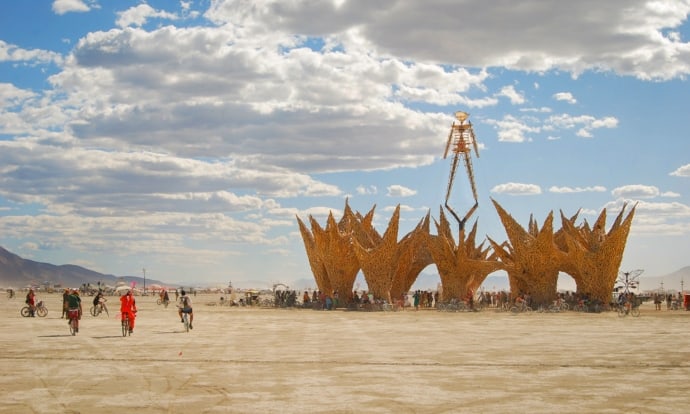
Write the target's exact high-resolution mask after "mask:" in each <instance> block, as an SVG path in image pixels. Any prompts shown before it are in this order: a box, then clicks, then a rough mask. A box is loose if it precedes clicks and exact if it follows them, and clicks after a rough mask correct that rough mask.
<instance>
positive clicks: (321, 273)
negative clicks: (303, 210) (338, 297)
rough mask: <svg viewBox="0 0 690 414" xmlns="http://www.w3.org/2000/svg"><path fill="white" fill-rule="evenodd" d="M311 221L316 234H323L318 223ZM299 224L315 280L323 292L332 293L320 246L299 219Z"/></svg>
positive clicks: (311, 218) (311, 219)
mask: <svg viewBox="0 0 690 414" xmlns="http://www.w3.org/2000/svg"><path fill="white" fill-rule="evenodd" d="M309 220H310V221H311V223H312V229H314V231H315V232H323V230H322V229H321V227H320V226H319V224H318V223H316V221H315V220H314V219H313V217H312V216H309ZM297 223H298V224H299V231H300V233H301V234H302V240H303V241H304V249H305V250H306V251H307V258H308V259H309V267H311V272H312V274H313V275H314V280H316V286H317V288H318V289H319V290H320V291H322V292H330V291H331V290H332V288H331V282H330V280H329V279H328V272H327V271H326V266H325V265H324V263H323V260H321V251H320V249H319V246H318V245H317V244H316V242H315V241H314V236H313V234H312V233H311V232H310V231H309V229H307V226H305V225H304V223H303V222H302V220H300V218H299V217H297Z"/></svg>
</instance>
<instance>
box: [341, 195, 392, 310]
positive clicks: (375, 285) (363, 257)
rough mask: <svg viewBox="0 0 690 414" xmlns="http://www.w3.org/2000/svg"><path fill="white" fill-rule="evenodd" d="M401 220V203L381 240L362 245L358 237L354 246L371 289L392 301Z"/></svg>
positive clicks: (375, 295)
mask: <svg viewBox="0 0 690 414" xmlns="http://www.w3.org/2000/svg"><path fill="white" fill-rule="evenodd" d="M399 222H400V205H398V206H397V207H396V208H395V212H394V213H393V216H392V217H391V219H390V222H389V223H388V228H387V229H386V232H385V233H384V234H383V238H382V239H381V242H380V243H378V244H377V245H375V246H373V247H364V246H362V245H361V244H360V243H359V241H358V240H357V239H354V240H353V243H352V246H353V248H354V252H355V255H356V256H357V260H358V261H359V265H360V267H361V269H362V273H363V274H364V279H365V280H366V281H367V285H368V286H369V291H370V292H371V293H373V295H374V297H376V298H383V299H386V300H388V301H391V299H392V298H391V292H390V290H391V287H392V286H393V276H394V274H395V273H394V271H395V267H396V266H395V265H396V261H397V258H398V227H399Z"/></svg>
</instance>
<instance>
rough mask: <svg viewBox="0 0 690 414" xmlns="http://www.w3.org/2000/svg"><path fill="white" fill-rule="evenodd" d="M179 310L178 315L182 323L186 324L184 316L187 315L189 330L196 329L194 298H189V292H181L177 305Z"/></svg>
mask: <svg viewBox="0 0 690 414" xmlns="http://www.w3.org/2000/svg"><path fill="white" fill-rule="evenodd" d="M177 307H178V308H179V309H178V311H177V314H178V315H180V322H182V323H184V318H182V314H183V313H186V314H188V315H189V329H194V327H193V326H192V323H193V322H194V310H193V309H192V298H190V297H189V296H187V292H185V291H184V290H182V291H181V292H180V302H179V304H178V305H177Z"/></svg>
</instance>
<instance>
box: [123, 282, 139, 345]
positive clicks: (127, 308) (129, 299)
mask: <svg viewBox="0 0 690 414" xmlns="http://www.w3.org/2000/svg"><path fill="white" fill-rule="evenodd" d="M136 314H137V302H136V300H134V295H132V290H131V289H130V290H128V291H127V293H125V294H124V295H122V296H120V315H122V321H124V320H125V317H127V318H129V333H130V334H131V333H133V332H134V319H135V318H136Z"/></svg>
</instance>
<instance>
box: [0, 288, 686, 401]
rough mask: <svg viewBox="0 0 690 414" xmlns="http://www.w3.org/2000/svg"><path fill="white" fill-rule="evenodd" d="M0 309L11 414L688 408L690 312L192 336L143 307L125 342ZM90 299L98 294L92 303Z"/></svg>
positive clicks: (370, 317) (296, 327)
mask: <svg viewBox="0 0 690 414" xmlns="http://www.w3.org/2000/svg"><path fill="white" fill-rule="evenodd" d="M38 299H42V300H44V301H45V302H46V303H47V306H48V308H49V314H48V316H47V317H45V318H38V317H36V318H23V317H21V316H20V314H19V310H20V308H21V307H22V306H23V297H22V296H21V294H20V297H15V298H14V299H6V298H2V300H0V310H2V312H3V314H4V315H6V318H5V322H4V323H3V327H2V330H3V334H2V335H1V336H0V349H1V359H0V363H1V364H2V372H3V375H2V377H1V378H0V396H1V397H2V398H1V399H0V413H113V412H118V413H122V412H130V413H234V412H237V413H249V412H251V413H269V412H281V413H282V412H285V413H298V412H299V413H325V412H328V413H390V412H396V413H454V412H468V413H506V412H528V413H554V412H560V413H669V412H687V411H688V410H690V312H686V311H666V310H665V309H664V310H662V311H655V310H654V309H653V305H651V304H645V305H643V307H642V315H641V316H640V317H638V318H633V317H630V316H628V317H624V318H621V317H618V316H617V314H616V313H613V312H607V313H601V314H583V313H574V312H568V313H558V314H537V313H534V314H529V315H527V314H518V315H511V314H510V313H499V312H495V311H492V310H484V311H482V312H478V313H445V312H437V311H433V310H424V311H418V312H415V311H413V310H405V311H403V312H347V311H341V310H336V311H313V310H280V309H261V308H247V307H243V308H238V307H225V306H211V305H210V303H214V302H216V301H217V300H218V299H219V298H218V297H217V296H216V295H213V296H211V295H209V296H203V295H199V296H197V297H196V298H194V299H195V306H194V308H195V321H194V322H195V323H194V329H193V330H192V331H190V332H189V333H186V332H184V331H183V327H182V324H181V323H180V321H179V318H178V317H177V315H176V311H175V308H174V307H173V306H170V307H168V308H167V309H166V308H164V307H162V306H159V305H156V303H155V297H152V296H148V297H139V298H138V299H137V300H138V304H139V308H140V311H139V314H138V318H137V326H136V329H135V332H134V334H133V335H132V336H131V337H122V335H121V330H120V326H119V322H118V319H117V316H116V315H117V308H118V306H117V305H118V304H119V302H118V301H117V298H116V297H110V298H109V304H110V316H109V317H107V316H105V315H103V316H99V317H93V316H91V315H89V314H85V315H84V317H83V319H82V321H81V329H80V332H79V333H78V334H77V335H76V336H71V335H70V333H69V329H68V326H67V323H66V321H65V320H63V319H60V311H59V303H60V296H58V295H45V294H40V295H39V296H38ZM86 299H87V300H88V299H89V298H86Z"/></svg>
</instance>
